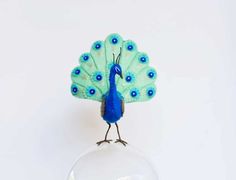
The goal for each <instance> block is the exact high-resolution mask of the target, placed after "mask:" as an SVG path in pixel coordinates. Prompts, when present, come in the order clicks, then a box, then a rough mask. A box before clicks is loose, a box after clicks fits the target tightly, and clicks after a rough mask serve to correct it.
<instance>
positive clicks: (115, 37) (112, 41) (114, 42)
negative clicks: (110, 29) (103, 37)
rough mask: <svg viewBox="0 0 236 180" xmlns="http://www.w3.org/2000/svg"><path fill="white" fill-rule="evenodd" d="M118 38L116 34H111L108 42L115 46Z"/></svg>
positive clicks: (118, 40)
mask: <svg viewBox="0 0 236 180" xmlns="http://www.w3.org/2000/svg"><path fill="white" fill-rule="evenodd" d="M120 39H121V38H120V36H119V35H118V34H112V35H110V36H109V42H110V43H111V44H113V45H116V44H118V43H119V42H120Z"/></svg>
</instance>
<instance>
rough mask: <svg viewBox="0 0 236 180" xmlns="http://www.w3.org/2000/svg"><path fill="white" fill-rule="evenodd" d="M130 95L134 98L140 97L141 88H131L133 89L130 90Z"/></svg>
mask: <svg viewBox="0 0 236 180" xmlns="http://www.w3.org/2000/svg"><path fill="white" fill-rule="evenodd" d="M130 96H131V97H132V98H135V99H138V98H139V96H140V92H139V90H138V89H137V88H133V89H131V91H130Z"/></svg>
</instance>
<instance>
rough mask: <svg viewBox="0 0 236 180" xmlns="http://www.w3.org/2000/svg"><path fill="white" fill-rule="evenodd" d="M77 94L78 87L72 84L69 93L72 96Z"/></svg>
mask: <svg viewBox="0 0 236 180" xmlns="http://www.w3.org/2000/svg"><path fill="white" fill-rule="evenodd" d="M78 92H79V89H78V87H77V86H76V85H74V84H72V86H71V93H72V94H73V95H76V94H78Z"/></svg>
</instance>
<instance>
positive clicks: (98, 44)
mask: <svg viewBox="0 0 236 180" xmlns="http://www.w3.org/2000/svg"><path fill="white" fill-rule="evenodd" d="M92 47H93V49H94V50H99V49H101V47H102V41H96V42H95V43H93V46H92Z"/></svg>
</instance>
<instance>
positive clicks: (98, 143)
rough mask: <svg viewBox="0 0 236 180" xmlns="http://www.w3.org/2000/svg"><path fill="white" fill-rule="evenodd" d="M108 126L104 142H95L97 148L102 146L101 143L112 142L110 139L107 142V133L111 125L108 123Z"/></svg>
mask: <svg viewBox="0 0 236 180" xmlns="http://www.w3.org/2000/svg"><path fill="white" fill-rule="evenodd" d="M107 124H108V126H109V127H108V129H107V132H106V134H105V139H104V140H102V141H98V142H97V145H98V146H99V145H100V144H102V143H104V142H107V143H110V142H111V141H112V140H111V139H109V140H107V135H108V132H109V130H110V128H111V124H110V123H107Z"/></svg>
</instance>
